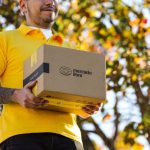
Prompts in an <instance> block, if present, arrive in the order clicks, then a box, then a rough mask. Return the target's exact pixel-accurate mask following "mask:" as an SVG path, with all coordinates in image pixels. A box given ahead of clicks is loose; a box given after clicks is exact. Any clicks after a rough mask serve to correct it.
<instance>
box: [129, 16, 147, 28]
mask: <svg viewBox="0 0 150 150" xmlns="http://www.w3.org/2000/svg"><path fill="white" fill-rule="evenodd" d="M147 22H148V20H147V19H146V18H143V19H139V18H136V19H134V20H132V21H130V22H129V24H130V26H138V25H145V24H147Z"/></svg>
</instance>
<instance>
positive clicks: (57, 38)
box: [50, 34, 64, 46]
mask: <svg viewBox="0 0 150 150" xmlns="http://www.w3.org/2000/svg"><path fill="white" fill-rule="evenodd" d="M50 41H51V44H54V45H60V46H61V45H62V44H63V42H64V38H63V36H62V35H61V34H55V35H53V36H52V37H51V39H50Z"/></svg>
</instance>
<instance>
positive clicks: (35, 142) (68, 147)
mask: <svg viewBox="0 0 150 150" xmlns="http://www.w3.org/2000/svg"><path fill="white" fill-rule="evenodd" d="M19 6H20V10H21V13H22V14H24V16H25V18H26V23H25V24H22V25H21V26H20V27H19V28H18V29H16V30H12V31H7V32H1V33H0V83H1V87H0V104H3V109H2V112H1V115H0V143H1V148H2V150H82V149H83V148H82V141H81V133H80V130H79V127H78V125H77V123H76V115H74V114H70V113H61V112H56V111H48V110H40V109H37V108H38V107H39V106H43V105H46V104H47V103H48V102H47V100H44V99H40V98H38V97H35V96H34V95H33V94H32V92H31V91H32V88H33V87H34V85H35V84H36V81H32V82H30V83H29V84H27V85H26V86H25V87H23V62H24V61H25V60H26V59H27V58H28V57H29V56H30V55H31V54H32V53H33V52H34V51H36V50H37V48H38V47H40V46H41V45H42V44H51V40H50V39H52V37H53V36H55V35H53V33H52V31H51V27H52V24H53V23H54V21H55V19H56V16H57V13H58V6H57V2H56V1H55V0H19ZM62 23H63V22H62ZM59 42H60V41H59ZM59 42H58V43H59ZM99 107H100V104H99V105H97V106H95V107H93V106H87V107H85V108H83V109H84V111H85V112H87V113H88V114H89V116H90V115H92V114H93V113H95V111H98V110H99ZM81 117H82V116H81Z"/></svg>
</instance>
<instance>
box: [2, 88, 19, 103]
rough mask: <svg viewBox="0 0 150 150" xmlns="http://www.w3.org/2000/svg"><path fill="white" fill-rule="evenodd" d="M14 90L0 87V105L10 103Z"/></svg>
mask: <svg viewBox="0 0 150 150" xmlns="http://www.w3.org/2000/svg"><path fill="white" fill-rule="evenodd" d="M15 90H16V89H10V88H2V87H0V104H8V103H12V95H13V93H14V91H15Z"/></svg>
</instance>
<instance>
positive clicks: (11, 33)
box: [0, 29, 17, 38]
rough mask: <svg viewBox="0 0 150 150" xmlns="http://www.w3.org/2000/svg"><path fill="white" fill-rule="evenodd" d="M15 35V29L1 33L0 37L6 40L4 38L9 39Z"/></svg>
mask: <svg viewBox="0 0 150 150" xmlns="http://www.w3.org/2000/svg"><path fill="white" fill-rule="evenodd" d="M16 33H17V29H14V30H8V31H5V30H4V31H1V32H0V37H1V38H6V37H10V36H11V35H15V34H16Z"/></svg>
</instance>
